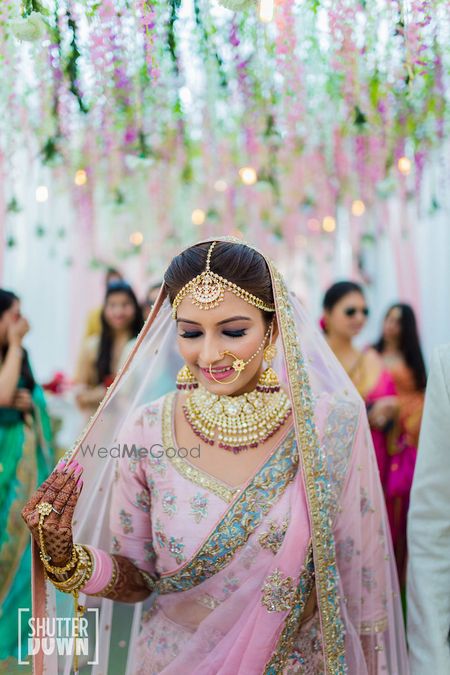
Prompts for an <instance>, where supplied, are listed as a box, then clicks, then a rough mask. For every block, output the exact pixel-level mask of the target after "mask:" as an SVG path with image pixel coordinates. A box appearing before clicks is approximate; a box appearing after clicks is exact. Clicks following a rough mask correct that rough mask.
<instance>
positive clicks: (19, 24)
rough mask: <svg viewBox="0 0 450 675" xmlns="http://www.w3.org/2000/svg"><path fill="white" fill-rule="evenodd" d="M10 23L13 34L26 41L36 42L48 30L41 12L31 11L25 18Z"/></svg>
mask: <svg viewBox="0 0 450 675" xmlns="http://www.w3.org/2000/svg"><path fill="white" fill-rule="evenodd" d="M10 25H11V31H12V33H13V35H14V36H15V37H16V38H17V39H18V40H21V41H25V42H36V41H37V40H40V39H41V38H42V37H43V36H44V35H45V33H46V32H47V25H46V23H45V21H44V19H43V18H42V15H41V14H39V12H31V14H30V15H29V16H27V17H25V18H24V19H15V20H14V21H11V24H10Z"/></svg>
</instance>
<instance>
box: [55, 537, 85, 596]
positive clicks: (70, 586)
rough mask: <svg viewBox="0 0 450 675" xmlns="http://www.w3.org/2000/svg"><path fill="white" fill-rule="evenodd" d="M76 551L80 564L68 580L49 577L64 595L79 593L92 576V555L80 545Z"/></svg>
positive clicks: (76, 546) (76, 545)
mask: <svg viewBox="0 0 450 675" xmlns="http://www.w3.org/2000/svg"><path fill="white" fill-rule="evenodd" d="M74 549H75V551H76V555H77V560H78V562H77V566H76V569H75V571H74V573H73V574H72V575H71V576H70V577H69V578H68V579H65V580H64V581H58V580H55V579H52V578H51V577H49V576H48V575H47V576H48V578H49V579H50V581H51V582H52V584H53V585H54V586H55V588H57V589H58V590H60V591H62V592H63V593H72V594H73V593H76V592H78V590H79V589H80V588H81V587H82V586H84V585H85V584H86V583H87V582H88V581H89V579H90V578H91V576H92V572H93V567H92V560H91V556H90V554H89V553H88V551H87V550H86V549H85V548H84V546H81V545H80V544H75V545H74Z"/></svg>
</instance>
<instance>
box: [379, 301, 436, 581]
mask: <svg viewBox="0 0 450 675" xmlns="http://www.w3.org/2000/svg"><path fill="white" fill-rule="evenodd" d="M375 349H376V350H377V352H378V353H379V354H380V355H381V357H382V359H383V362H384V365H385V368H386V369H387V370H388V371H389V373H390V374H391V376H392V378H393V380H394V382H395V387H396V390H397V396H398V404H399V410H398V414H397V415H396V416H395V417H393V418H392V422H393V424H392V428H391V431H390V433H389V439H388V441H389V444H388V452H389V467H388V471H387V472H386V479H385V481H384V490H385V494H386V506H387V511H388V516H389V523H390V526H391V533H392V540H393V544H394V552H395V559H396V561H397V570H398V575H399V580H400V585H401V587H402V588H404V587H405V585H406V565H407V546H406V523H407V516H408V509H409V495H410V492H411V486H412V482H413V476H414V467H415V464H416V456H417V446H418V443H419V432H420V426H421V422H422V412H423V405H424V398H425V386H426V371H425V364H424V360H423V356H422V350H421V347H420V340H419V334H418V330H417V324H416V318H415V315H414V311H413V309H412V307H410V306H409V305H406V304H404V303H397V304H395V305H392V307H390V308H389V310H388V311H387V312H386V316H385V318H384V322H383V332H382V335H381V337H380V339H379V341H378V342H377V344H376V345H375Z"/></svg>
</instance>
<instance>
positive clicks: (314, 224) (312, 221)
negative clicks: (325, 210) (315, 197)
mask: <svg viewBox="0 0 450 675" xmlns="http://www.w3.org/2000/svg"><path fill="white" fill-rule="evenodd" d="M306 225H307V227H308V230H310V231H311V232H319V230H320V221H319V220H317V218H308V220H307V222H306Z"/></svg>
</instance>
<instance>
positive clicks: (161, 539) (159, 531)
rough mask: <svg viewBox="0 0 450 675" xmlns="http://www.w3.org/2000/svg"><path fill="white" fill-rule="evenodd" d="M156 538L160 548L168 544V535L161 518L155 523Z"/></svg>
mask: <svg viewBox="0 0 450 675" xmlns="http://www.w3.org/2000/svg"><path fill="white" fill-rule="evenodd" d="M155 540H156V543H157V544H158V546H159V548H165V547H166V545H167V535H166V533H165V532H164V525H163V524H162V523H161V521H160V520H159V518H158V519H157V520H156V525H155Z"/></svg>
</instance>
